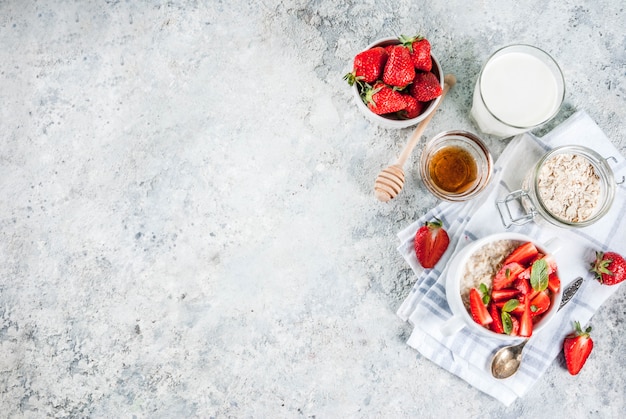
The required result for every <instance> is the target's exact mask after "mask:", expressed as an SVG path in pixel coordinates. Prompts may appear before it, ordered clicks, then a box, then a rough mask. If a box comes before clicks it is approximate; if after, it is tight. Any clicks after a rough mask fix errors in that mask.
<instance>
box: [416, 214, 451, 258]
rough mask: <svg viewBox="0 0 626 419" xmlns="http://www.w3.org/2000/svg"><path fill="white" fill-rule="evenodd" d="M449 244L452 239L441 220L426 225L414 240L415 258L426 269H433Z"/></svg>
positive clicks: (418, 231)
mask: <svg viewBox="0 0 626 419" xmlns="http://www.w3.org/2000/svg"><path fill="white" fill-rule="evenodd" d="M449 244H450V237H449V236H448V233H446V230H444V228H443V223H442V222H441V220H439V219H435V221H427V222H426V223H424V225H423V226H421V227H420V228H419V229H418V230H417V232H416V233H415V238H414V239H413V247H414V249H415V256H416V257H417V260H418V262H419V263H420V265H422V267H423V268H425V269H430V268H433V267H434V266H435V265H436V264H437V262H439V259H441V257H442V256H443V254H444V253H445V251H446V249H447V248H448V245H449Z"/></svg>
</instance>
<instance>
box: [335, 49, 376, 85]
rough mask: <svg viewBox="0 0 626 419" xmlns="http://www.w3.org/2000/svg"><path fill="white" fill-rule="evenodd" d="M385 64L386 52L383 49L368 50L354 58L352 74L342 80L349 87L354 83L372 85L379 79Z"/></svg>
mask: <svg viewBox="0 0 626 419" xmlns="http://www.w3.org/2000/svg"><path fill="white" fill-rule="evenodd" d="M386 63H387V51H385V49H384V48H382V47H374V48H370V49H368V50H365V51H363V52H360V53H358V54H357V55H356V57H354V66H353V70H352V73H348V74H346V75H345V76H344V77H343V78H344V80H346V81H347V82H348V84H349V85H350V86H352V85H353V84H354V83H368V84H373V83H374V82H375V81H376V80H378V79H379V78H381V75H382V73H383V69H384V68H385V64H386Z"/></svg>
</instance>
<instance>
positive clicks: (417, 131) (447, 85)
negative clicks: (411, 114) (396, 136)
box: [396, 74, 456, 167]
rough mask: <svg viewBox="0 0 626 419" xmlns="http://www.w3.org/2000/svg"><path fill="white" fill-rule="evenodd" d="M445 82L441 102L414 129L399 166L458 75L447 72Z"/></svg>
mask: <svg viewBox="0 0 626 419" xmlns="http://www.w3.org/2000/svg"><path fill="white" fill-rule="evenodd" d="M443 83H444V84H443V91H442V92H441V97H440V99H439V102H438V103H437V106H435V109H433V110H432V112H431V113H430V114H429V115H428V116H427V117H426V118H425V119H424V120H423V121H422V122H420V123H419V125H418V126H417V128H416V129H415V131H413V134H412V135H411V138H410V140H409V142H408V143H407V145H406V146H405V147H404V150H402V153H401V154H400V157H398V161H397V163H396V164H397V165H398V166H400V167H402V166H404V163H405V162H406V159H407V158H408V157H409V156H410V155H411V152H412V151H413V149H414V148H415V146H416V145H417V143H418V142H419V140H420V138H421V137H422V134H423V133H424V131H425V130H426V126H427V125H428V123H429V122H430V120H431V119H433V116H434V115H435V112H436V111H437V108H438V107H439V105H441V102H443V98H444V97H446V94H447V93H448V90H450V88H451V87H452V86H454V85H455V84H456V77H455V76H454V75H453V74H446V75H445V77H444V78H443Z"/></svg>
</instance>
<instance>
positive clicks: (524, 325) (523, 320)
mask: <svg viewBox="0 0 626 419" xmlns="http://www.w3.org/2000/svg"><path fill="white" fill-rule="evenodd" d="M532 334H533V320H532V318H531V313H530V304H528V303H526V304H525V305H524V312H523V313H522V315H521V317H520V319H519V335H520V336H524V337H527V338H529V337H531V336H532Z"/></svg>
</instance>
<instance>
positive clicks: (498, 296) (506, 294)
mask: <svg viewBox="0 0 626 419" xmlns="http://www.w3.org/2000/svg"><path fill="white" fill-rule="evenodd" d="M518 294H519V290H517V289H516V288H504V289H499V290H492V291H491V298H492V299H493V300H494V301H503V300H504V301H507V300H510V299H511V298H515V297H516V296H517V295H518Z"/></svg>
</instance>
